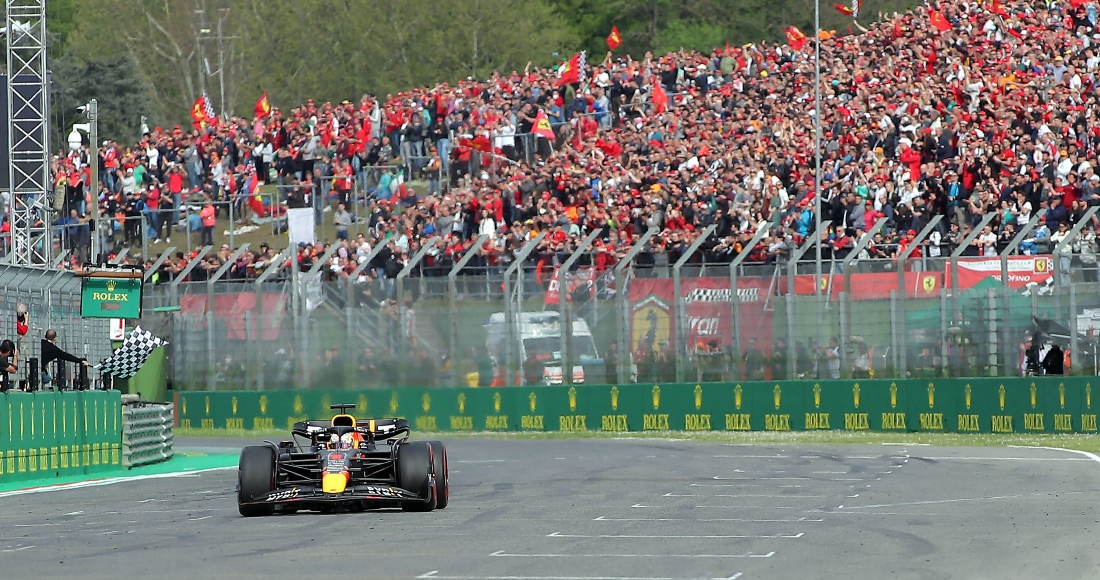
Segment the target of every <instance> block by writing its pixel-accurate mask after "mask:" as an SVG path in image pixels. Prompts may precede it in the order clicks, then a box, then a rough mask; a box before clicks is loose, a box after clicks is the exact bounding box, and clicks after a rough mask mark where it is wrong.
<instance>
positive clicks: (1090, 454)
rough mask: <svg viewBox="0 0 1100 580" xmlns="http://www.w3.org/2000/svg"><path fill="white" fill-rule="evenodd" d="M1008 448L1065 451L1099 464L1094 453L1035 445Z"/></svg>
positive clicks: (1099, 460)
mask: <svg viewBox="0 0 1100 580" xmlns="http://www.w3.org/2000/svg"><path fill="white" fill-rule="evenodd" d="M1009 447H1011V448H1013V449H1047V450H1049V451H1065V452H1066V453H1076V454H1078V455H1084V456H1085V457H1087V458H1088V459H1089V460H1091V461H1095V462H1097V463H1100V456H1097V455H1096V454H1095V453H1089V452H1088V451H1081V450H1079V449H1064V448H1062V447H1042V446H1039V445H1035V446H1031V445H1009ZM1078 461H1082V460H1078Z"/></svg>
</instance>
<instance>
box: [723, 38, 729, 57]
mask: <svg viewBox="0 0 1100 580" xmlns="http://www.w3.org/2000/svg"><path fill="white" fill-rule="evenodd" d="M722 54H724V55H726V56H729V55H730V41H728V40H727V41H726V52H724V53H722Z"/></svg>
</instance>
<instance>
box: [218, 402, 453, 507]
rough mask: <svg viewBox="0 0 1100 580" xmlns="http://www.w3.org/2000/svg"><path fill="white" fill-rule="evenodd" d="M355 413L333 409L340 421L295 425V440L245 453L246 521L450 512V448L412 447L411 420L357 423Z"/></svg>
mask: <svg viewBox="0 0 1100 580" xmlns="http://www.w3.org/2000/svg"><path fill="white" fill-rule="evenodd" d="M354 407H355V405H332V407H331V408H332V409H335V410H338V411H339V413H337V414H336V415H334V416H333V417H332V419H331V420H329V421H300V422H298V423H295V424H294V427H293V429H291V437H292V440H287V441H281V442H279V443H272V442H271V441H264V443H265V445H254V446H249V447H245V448H244V449H243V450H241V459H240V464H239V467H238V470H237V506H238V509H239V510H240V512H241V515H243V516H269V515H272V514H274V513H276V512H279V513H294V512H297V511H298V510H300V509H304V510H314V511H319V512H322V513H330V512H333V511H336V510H343V511H362V510H366V509H377V508H385V507H400V508H401V509H403V510H405V511H431V510H433V509H443V508H445V507H447V504H448V503H450V488H449V487H448V484H447V449H446V448H445V447H444V446H443V443H441V442H439V441H409V434H410V433H411V432H412V430H411V429H410V427H409V422H408V421H407V420H405V419H396V418H393V419H358V420H357V419H356V418H355V417H353V416H351V415H349V414H347V410H348V409H351V408H354Z"/></svg>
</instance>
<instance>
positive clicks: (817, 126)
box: [814, 0, 825, 348]
mask: <svg viewBox="0 0 1100 580" xmlns="http://www.w3.org/2000/svg"><path fill="white" fill-rule="evenodd" d="M821 234H822V232H821V0H814V235H815V236H819V237H818V240H820V236H821ZM814 274H815V276H816V278H815V279H814V296H815V300H816V302H817V305H816V306H817V307H816V308H815V310H816V311H817V346H818V347H819V348H820V347H822V346H824V345H825V313H824V312H823V311H822V308H821V303H822V300H821V280H822V272H821V242H820V241H817V243H815V244H814Z"/></svg>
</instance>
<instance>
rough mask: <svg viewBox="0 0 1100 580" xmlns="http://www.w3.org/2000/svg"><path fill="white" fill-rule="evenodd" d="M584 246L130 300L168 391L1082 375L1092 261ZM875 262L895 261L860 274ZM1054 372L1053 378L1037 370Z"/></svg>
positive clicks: (1093, 308)
mask: <svg viewBox="0 0 1100 580" xmlns="http://www.w3.org/2000/svg"><path fill="white" fill-rule="evenodd" d="M765 229H766V228H765ZM705 237H706V236H703V238H705ZM585 241H587V242H588V244H587V245H586V244H584V243H583V242H581V241H580V240H576V245H574V247H577V246H580V247H579V249H576V250H574V251H563V250H561V249H560V248H559V247H558V246H557V245H556V244H554V245H551V244H545V243H543V240H541V239H540V240H536V241H532V242H526V243H519V244H513V245H508V244H507V243H506V242H503V241H501V240H495V239H494V238H492V237H490V236H483V237H481V238H477V239H476V240H471V241H469V242H468V243H467V245H466V246H465V247H464V248H463V249H461V250H460V251H454V248H453V247H448V246H447V245H445V244H443V242H442V241H441V240H439V239H431V240H426V241H425V242H424V243H423V245H421V246H415V247H413V248H411V249H410V251H409V252H408V253H407V254H405V255H404V256H405V257H404V258H402V260H403V261H402V262H401V263H400V264H399V265H398V266H397V267H392V266H391V265H387V264H386V263H385V262H384V261H380V260H379V252H380V251H383V250H385V247H378V248H375V249H374V250H373V251H372V252H371V253H370V254H369V255H368V256H365V257H362V258H360V259H359V260H358V264H357V267H354V271H349V267H344V268H333V267H331V266H332V264H331V263H330V262H329V257H331V256H332V254H331V253H330V254H328V255H327V256H325V257H324V258H323V259H320V260H315V261H314V262H313V263H312V264H310V265H309V266H308V268H303V269H301V270H300V271H295V268H294V267H293V266H290V267H287V268H285V269H278V270H279V271H278V272H277V275H274V274H269V273H266V272H265V275H264V276H261V277H260V278H255V279H243V280H242V279H232V277H226V276H225V275H224V274H223V276H221V277H219V276H218V275H217V272H213V276H211V274H210V273H209V272H208V273H206V274H200V275H198V277H200V278H201V277H202V276H203V275H205V276H206V278H203V279H204V280H205V281H198V282H182V283H179V284H176V285H169V287H168V288H162V286H158V287H156V288H155V289H154V290H152V291H150V292H147V297H148V298H147V301H155V300H159V301H160V302H157V304H162V305H178V306H179V307H180V310H179V311H178V312H175V313H172V314H171V315H170V322H171V336H170V337H169V339H170V340H171V341H172V347H171V348H172V364H171V372H172V379H173V384H174V385H175V388H178V389H205V388H247V389H270V388H276V387H279V386H287V387H289V386H294V387H325V388H363V387H382V386H392V385H410V386H412V385H416V386H456V385H480V386H500V385H515V384H562V383H567V384H568V383H582V382H583V383H629V382H643V383H654V384H656V383H663V382H671V381H693V382H694V381H699V382H705V381H728V380H735V381H736V380H781V379H793V378H822V379H824V378H839V377H845V378H847V377H850V378H857V379H858V378H871V377H874V378H901V377H960V376H1008V375H1020V374H1039V373H1043V372H1044V368H1046V369H1047V370H1048V371H1050V372H1054V371H1055V369H1057V368H1058V367H1059V366H1060V367H1061V368H1063V370H1064V372H1066V373H1067V374H1068V373H1073V374H1090V375H1091V374H1096V372H1097V369H1098V368H1100V364H1098V357H1100V355H1098V354H1097V353H1098V352H1100V343H1098V338H1097V329H1100V284H1098V283H1097V278H1098V276H1097V265H1096V260H1095V259H1094V257H1093V256H1095V253H1090V252H1080V251H1077V252H1074V250H1073V249H1072V247H1069V246H1067V247H1066V248H1063V250H1065V251H1064V252H1063V253H1060V254H1058V256H1059V257H1056V255H1053V254H1045V255H1019V254H1012V255H1008V254H1006V255H1003V256H997V255H994V256H987V257H977V256H964V255H962V253H961V252H960V253H959V255H958V256H955V257H953V258H950V257H947V255H946V252H944V254H943V255H941V256H938V257H924V256H913V257H909V256H904V257H903V259H901V260H900V261H899V257H898V252H897V248H896V247H891V248H885V247H879V246H876V245H875V244H873V243H872V244H862V245H861V246H862V247H857V248H856V249H853V250H852V251H851V252H849V253H848V254H846V255H845V254H842V253H841V252H836V253H835V255H834V253H833V252H831V251H830V252H828V255H826V256H825V257H824V258H823V259H822V261H821V265H820V271H819V269H818V264H817V260H816V259H815V258H816V256H815V252H814V251H813V249H812V247H808V246H803V247H801V248H795V249H794V251H790V252H785V253H784V252H775V253H773V254H769V255H764V254H757V253H755V252H749V253H747V254H746V253H744V252H743V253H742V254H741V255H743V256H744V257H745V258H748V257H750V256H751V257H753V258H754V261H751V262H750V261H749V260H748V259H743V260H736V259H735V260H733V261H732V262H731V261H730V259H729V258H728V256H725V255H724V254H723V253H722V247H721V246H714V245H713V244H702V243H697V244H692V245H691V246H690V247H684V246H673V245H668V244H665V245H656V244H649V243H647V242H646V241H645V240H642V241H641V242H640V243H638V244H636V245H635V251H631V252H629V253H628V254H626V255H622V254H613V253H612V250H611V248H609V247H608V246H607V245H605V244H603V243H602V240H597V239H596V237H595V236H594V235H593V236H590V238H589V239H587V240H585ZM870 241H871V240H870V239H868V240H867V242H870ZM448 243H450V242H448ZM746 247H749V248H752V247H758V246H757V242H755V241H754V242H751V243H750V244H747V245H746ZM333 249H335V246H334V247H333ZM926 250H927V248H926V247H923V246H922V252H921V253H928V252H927V251H926ZM765 254H767V252H765ZM881 255H893V256H894V257H889V258H875V257H873V256H881ZM760 256H764V259H763V260H755V258H758V257H760ZM899 264H900V266H899ZM353 266H355V264H353ZM562 272H566V273H565V274H564V275H561V273H562ZM1005 273H1007V277H1005V276H1003V274H1005ZM191 277H194V276H191ZM559 278H560V280H559ZM211 279H214V281H213V282H211V281H210V280H211ZM732 289H736V291H732ZM147 303H149V304H151V302H147ZM1055 360H1058V361H1060V362H1061V363H1062V364H1061V365H1053V366H1050V364H1051V362H1052V361H1055Z"/></svg>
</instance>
